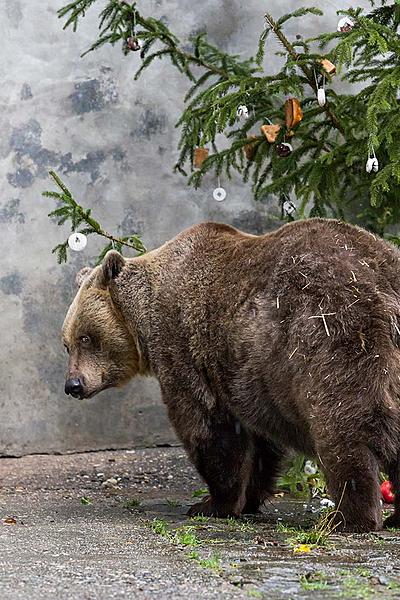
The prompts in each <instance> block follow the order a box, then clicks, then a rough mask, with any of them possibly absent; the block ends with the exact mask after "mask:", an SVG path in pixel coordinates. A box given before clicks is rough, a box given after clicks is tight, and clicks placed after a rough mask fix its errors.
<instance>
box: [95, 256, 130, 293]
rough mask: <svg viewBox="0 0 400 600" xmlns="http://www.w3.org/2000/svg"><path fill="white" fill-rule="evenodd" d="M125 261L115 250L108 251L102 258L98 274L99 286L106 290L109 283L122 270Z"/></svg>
mask: <svg viewBox="0 0 400 600" xmlns="http://www.w3.org/2000/svg"><path fill="white" fill-rule="evenodd" d="M124 265H125V259H124V257H123V256H122V255H121V254H120V253H119V252H117V251H116V250H110V251H109V252H107V254H106V255H105V257H104V260H103V262H102V265H101V267H100V272H99V284H100V286H101V287H104V288H107V287H108V286H109V285H110V283H111V281H112V280H113V279H115V278H116V277H117V275H119V274H120V273H121V271H122V269H123V268H124Z"/></svg>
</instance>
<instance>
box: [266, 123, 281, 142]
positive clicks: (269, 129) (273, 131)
mask: <svg viewBox="0 0 400 600" xmlns="http://www.w3.org/2000/svg"><path fill="white" fill-rule="evenodd" d="M280 130H281V126H280V125H279V124H278V123H275V124H274V123H271V124H270V125H262V126H261V133H263V134H264V135H265V137H266V138H267V140H268V141H269V143H270V144H273V143H274V142H275V141H276V138H277V136H278V133H279V132H280Z"/></svg>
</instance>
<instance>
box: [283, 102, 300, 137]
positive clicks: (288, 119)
mask: <svg viewBox="0 0 400 600" xmlns="http://www.w3.org/2000/svg"><path fill="white" fill-rule="evenodd" d="M302 119H303V111H302V110H301V106H300V102H299V100H298V99H297V98H288V99H287V100H286V102H285V123H286V129H287V130H290V129H292V128H293V127H295V126H296V125H297V124H298V123H300V121H301V120H302Z"/></svg>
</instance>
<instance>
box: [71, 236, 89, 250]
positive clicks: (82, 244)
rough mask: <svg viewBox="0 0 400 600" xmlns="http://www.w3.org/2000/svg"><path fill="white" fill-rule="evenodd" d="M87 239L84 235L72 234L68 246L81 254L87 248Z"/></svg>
mask: <svg viewBox="0 0 400 600" xmlns="http://www.w3.org/2000/svg"><path fill="white" fill-rule="evenodd" d="M86 244H87V237H86V235H84V234H83V233H76V232H74V233H71V235H70V236H69V238H68V246H69V247H70V248H71V250H75V252H80V251H81V250H83V249H84V248H86Z"/></svg>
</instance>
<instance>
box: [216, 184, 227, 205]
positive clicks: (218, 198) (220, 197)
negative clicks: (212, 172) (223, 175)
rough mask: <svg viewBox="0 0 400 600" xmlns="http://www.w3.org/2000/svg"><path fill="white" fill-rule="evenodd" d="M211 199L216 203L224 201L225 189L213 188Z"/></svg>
mask: <svg viewBox="0 0 400 600" xmlns="http://www.w3.org/2000/svg"><path fill="white" fill-rule="evenodd" d="M213 198H214V200H216V201H217V202H223V200H225V198H226V190H225V188H223V187H217V188H215V190H214V191H213Z"/></svg>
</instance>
